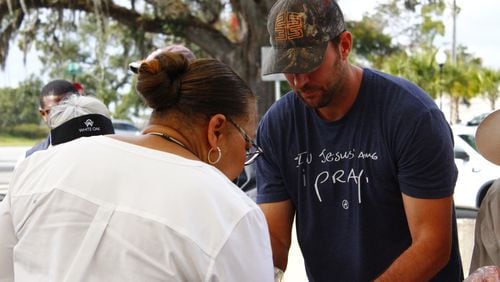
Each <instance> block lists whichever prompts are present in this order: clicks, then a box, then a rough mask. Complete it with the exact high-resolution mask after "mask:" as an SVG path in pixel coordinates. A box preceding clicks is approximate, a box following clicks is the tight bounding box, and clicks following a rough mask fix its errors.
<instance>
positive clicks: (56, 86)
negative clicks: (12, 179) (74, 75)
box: [40, 79, 78, 108]
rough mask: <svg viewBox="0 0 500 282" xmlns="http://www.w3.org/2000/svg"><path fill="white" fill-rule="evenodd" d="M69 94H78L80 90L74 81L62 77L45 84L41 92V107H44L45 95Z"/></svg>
mask: <svg viewBox="0 0 500 282" xmlns="http://www.w3.org/2000/svg"><path fill="white" fill-rule="evenodd" d="M69 94H78V90H77V89H76V88H75V86H74V85H73V83H71V82H69V81H67V80H62V79H57V80H52V81H51V82H49V83H47V84H45V86H44V87H43V88H42V92H40V107H41V108H43V107H44V106H45V105H44V101H43V97H45V96H52V95H54V96H66V95H69Z"/></svg>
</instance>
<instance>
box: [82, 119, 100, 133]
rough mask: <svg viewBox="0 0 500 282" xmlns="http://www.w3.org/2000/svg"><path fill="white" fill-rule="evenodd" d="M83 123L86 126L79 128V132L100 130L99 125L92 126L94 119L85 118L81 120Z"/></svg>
mask: <svg viewBox="0 0 500 282" xmlns="http://www.w3.org/2000/svg"><path fill="white" fill-rule="evenodd" d="M83 124H84V125H85V126H86V128H79V129H78V131H80V132H84V131H87V132H89V131H90V132H92V131H100V130H101V127H99V126H94V121H93V120H91V119H87V120H85V121H84V122H83Z"/></svg>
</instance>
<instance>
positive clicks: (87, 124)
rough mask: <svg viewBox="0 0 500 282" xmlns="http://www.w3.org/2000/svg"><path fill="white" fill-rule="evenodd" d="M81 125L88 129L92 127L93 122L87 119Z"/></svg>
mask: <svg viewBox="0 0 500 282" xmlns="http://www.w3.org/2000/svg"><path fill="white" fill-rule="evenodd" d="M83 124H85V126H87V127H90V126H92V125H94V122H93V121H92V120H91V119H88V120H86V121H85V122H84V123H83Z"/></svg>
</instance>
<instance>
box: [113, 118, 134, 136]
mask: <svg viewBox="0 0 500 282" xmlns="http://www.w3.org/2000/svg"><path fill="white" fill-rule="evenodd" d="M112 122H113V128H114V129H115V134H118V135H141V130H140V129H139V128H137V126H135V124H133V123H132V122H130V121H128V120H121V119H113V120H112Z"/></svg>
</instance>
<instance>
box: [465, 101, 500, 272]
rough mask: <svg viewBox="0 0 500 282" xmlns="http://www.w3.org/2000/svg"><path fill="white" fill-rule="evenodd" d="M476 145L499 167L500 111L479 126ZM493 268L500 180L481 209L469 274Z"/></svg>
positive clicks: (499, 242) (499, 227) (498, 243)
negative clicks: (483, 268)
mask: <svg viewBox="0 0 500 282" xmlns="http://www.w3.org/2000/svg"><path fill="white" fill-rule="evenodd" d="M476 145H477V148H478V151H479V153H481V155H482V156H483V157H484V158H485V159H487V160H489V161H490V162H492V163H494V164H497V165H500V110H496V111H494V112H492V113H491V114H489V115H488V116H487V117H486V118H485V119H484V120H483V121H482V122H481V123H480V124H479V127H478V128H477V131H476ZM499 177H500V175H499ZM490 265H497V266H500V178H498V179H497V180H496V181H494V182H493V184H492V185H491V186H490V188H489V189H488V192H487V193H486V196H485V197H484V198H483V201H482V202H481V206H480V207H479V212H478V214H477V217H476V226H475V232H474V249H473V252H472V259H471V264H470V272H471V273H472V272H474V271H475V270H476V269H478V268H480V267H483V266H490ZM499 279H500V277H499Z"/></svg>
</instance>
